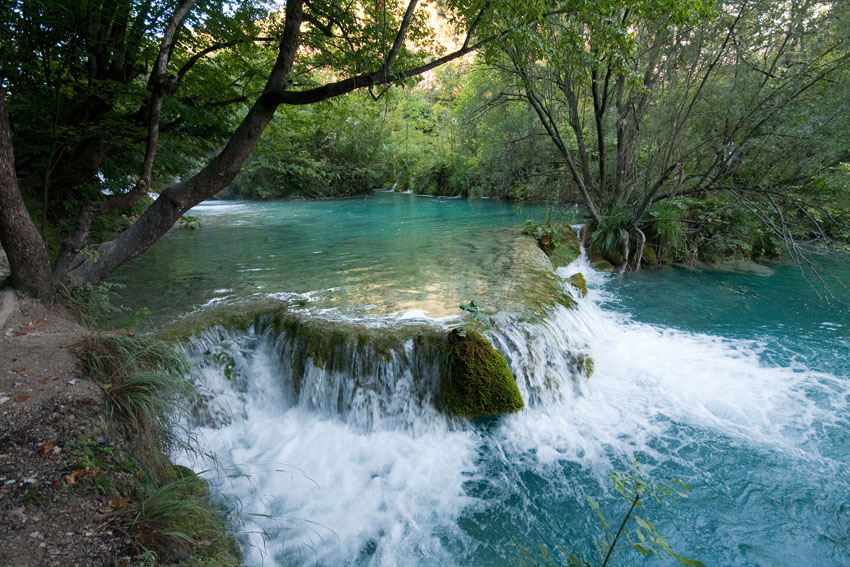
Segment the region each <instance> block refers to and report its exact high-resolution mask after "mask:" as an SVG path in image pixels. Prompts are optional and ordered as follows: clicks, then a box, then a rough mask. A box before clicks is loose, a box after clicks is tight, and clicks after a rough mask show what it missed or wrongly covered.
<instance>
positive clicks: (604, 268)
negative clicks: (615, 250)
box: [593, 260, 614, 272]
mask: <svg viewBox="0 0 850 567" xmlns="http://www.w3.org/2000/svg"><path fill="white" fill-rule="evenodd" d="M593 269H594V270H597V271H599V272H609V271H611V270H613V269H614V266H612V265H611V262H609V261H608V260H599V261H598V262H594V263H593Z"/></svg>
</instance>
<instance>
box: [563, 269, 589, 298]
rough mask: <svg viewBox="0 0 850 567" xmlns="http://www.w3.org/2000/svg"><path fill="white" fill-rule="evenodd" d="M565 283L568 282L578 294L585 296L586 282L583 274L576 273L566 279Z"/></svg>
mask: <svg viewBox="0 0 850 567" xmlns="http://www.w3.org/2000/svg"><path fill="white" fill-rule="evenodd" d="M567 281H568V282H570V284H571V285H572V286H573V287H575V288H577V289H578V290H579V293H581V296H582V297H586V296H587V280H585V279H584V274H582V273H581V272H576V273H575V274H573V275H571V276H570V277H568V278H567Z"/></svg>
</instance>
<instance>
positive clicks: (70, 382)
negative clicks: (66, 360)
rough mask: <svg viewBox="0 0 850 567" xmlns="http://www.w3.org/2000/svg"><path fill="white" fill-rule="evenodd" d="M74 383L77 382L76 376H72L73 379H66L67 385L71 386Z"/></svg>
mask: <svg viewBox="0 0 850 567" xmlns="http://www.w3.org/2000/svg"><path fill="white" fill-rule="evenodd" d="M76 383H77V379H76V378H74V379H73V380H68V385H69V386H73V385H74V384H76Z"/></svg>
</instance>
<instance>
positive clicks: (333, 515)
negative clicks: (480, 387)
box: [185, 255, 850, 566]
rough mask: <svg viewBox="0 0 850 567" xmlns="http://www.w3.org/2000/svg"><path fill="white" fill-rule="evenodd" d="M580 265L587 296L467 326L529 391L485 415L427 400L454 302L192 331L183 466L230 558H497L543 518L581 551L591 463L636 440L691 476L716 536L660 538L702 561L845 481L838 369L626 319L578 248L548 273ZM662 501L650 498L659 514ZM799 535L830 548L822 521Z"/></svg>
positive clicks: (537, 535)
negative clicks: (193, 476)
mask: <svg viewBox="0 0 850 567" xmlns="http://www.w3.org/2000/svg"><path fill="white" fill-rule="evenodd" d="M578 271H581V272H582V273H584V274H585V275H586V276H587V280H588V284H589V295H588V297H580V295H579V294H578V292H577V291H576V290H574V289H572V288H571V287H569V286H568V284H566V283H564V285H565V286H566V287H565V289H566V291H567V293H569V294H570V296H571V297H572V299H573V300H574V301H575V305H574V306H573V307H572V308H571V307H567V306H564V305H560V304H556V305H554V306H552V307H551V308H549V309H548V310H547V311H546V313H545V315H539V314H537V315H534V316H530V315H522V314H519V313H512V312H500V313H496V314H494V315H492V316H491V317H490V325H489V327H488V328H487V330H486V332H485V334H486V336H487V337H488V339H489V340H490V341H491V343H492V344H493V345H494V347H495V348H497V349H498V350H499V351H500V352H502V353H503V354H504V355H505V357H506V359H507V360H508V363H509V365H510V367H511V369H512V372H513V374H514V377H515V379H516V381H517V385H518V386H519V389H520V392H521V394H522V396H523V399H524V400H525V402H526V409H525V410H523V411H522V412H520V413H518V414H514V415H510V416H505V417H503V418H499V419H483V420H478V421H476V422H470V421H467V420H464V419H458V418H452V417H448V416H446V415H445V414H444V413H442V411H441V406H440V400H439V381H440V370H441V352H442V350H441V349H442V344H443V340H444V337H445V334H446V331H447V329H448V328H450V327H452V326H455V325H457V324H459V320H453V321H452V320H449V321H424V320H417V319H402V318H395V319H391V320H390V319H386V320H380V319H368V320H366V319H361V320H350V319H347V320H346V319H340V320H332V319H327V318H322V317H319V316H315V315H310V314H308V313H301V314H297V313H290V314H289V315H287V316H285V317H281V316H277V317H274V316H266V317H259V318H257V319H256V320H254V321H253V323H252V324H250V325H247V326H246V328H244V329H228V328H223V327H213V328H210V329H206V330H204V331H202V332H200V333H198V334H197V335H196V336H195V337H193V338H192V339H191V340H189V341H188V342H187V343H186V344H185V348H186V351H187V353H188V355H189V357H190V358H191V360H192V361H193V362H194V366H195V368H196V373H195V376H194V379H195V380H196V383H197V385H198V390H199V393H200V396H201V400H200V402H199V403H198V404H197V407H196V411H195V414H194V416H193V417H194V420H195V421H194V424H193V431H194V433H195V434H196V435H198V436H199V438H200V439H201V440H202V442H203V446H204V447H205V449H206V450H207V451H209V453H210V454H215V455H216V457H215V458H201V460H200V461H199V462H198V461H194V462H191V461H188V462H187V464H189V465H192V466H194V467H195V468H196V469H197V470H213V469H218V470H219V471H221V474H218V475H215V474H208V475H207V476H208V478H209V479H210V480H211V483H212V485H213V488H214V493H216V494H218V495H219V497H221V498H223V499H228V498H229V500H227V505H228V506H229V507H230V508H231V509H233V510H235V511H236V512H237V513H236V514H235V517H236V518H237V521H239V522H242V524H241V525H240V529H241V530H242V531H243V533H244V534H245V535H244V538H245V547H244V549H245V553H246V563H247V564H249V565H261V564H262V565H291V564H298V565H302V564H303V565H316V566H319V565H322V566H324V565H376V566H379V565H380V566H383V565H386V566H391V565H392V566H395V565H421V564H441V565H492V564H505V563H509V562H510V559H511V557H515V555H516V549H517V548H516V546H515V544H514V543H513V541H514V539H512V538H515V539H516V540H518V541H521V542H523V543H524V544H527V545H528V546H529V547H533V546H534V545H535V543H536V542H538V541H545V542H547V543H548V545H550V546H552V547H555V546H557V545H560V543H562V541H564V540H562V539H561V538H562V537H563V538H569V537H571V538H573V540H572V541H573V542H578V543H576V545H578V546H579V547H578V548H577V551H579V552H582V551H583V552H584V553H585V554H586V556H587V557H591V556H592V555H590V554H592V546H591V544H590V543H589V540H588V538H587V536H586V534H587V533H588V532H591V533H592V532H593V530H594V529H595V528H594V525H593V521H592V514H591V513H590V512H589V511H588V510H586V509H585V507H584V506H583V503H584V502H585V495H591V496H593V498H595V499H597V500H601V501H605V499H606V498H608V499H609V501H610V498H611V494H610V491H609V489H608V486H609V485H608V481H607V475H608V473H609V472H610V471H611V470H613V469H615V468H617V467H619V466H621V465H620V463H621V462H622V461H623V460H625V459H628V458H631V457H633V456H635V455H640V456H641V457H642V458H643V459H644V462H648V463H649V465H650V467H652V468H654V469H657V470H663V471H665V472H663V473H662V474H663V475H666V476H665V478H669V477H670V476H679V477H682V478H684V479H685V480H686V482H688V483H689V484H691V485H693V486H695V487H697V490H698V491H700V492H701V494H699V496H698V498H699V500H698V502H701V504H696V503H690V504H688V503H686V504H682V505H680V506H682V508H680V510H682V511H681V512H680V513H681V514H683V515H684V516H685V517H689V518H696V520H695V523H698V524H699V525H704V526H706V527H705V530H707V531H708V532H710V533H717V534H719V535H717V536H710V537H706V536H705V532H700V531H699V530H696V531H694V532H693V533H691V531H685V532H683V533H680V534H679V539H672V540H671V541H674V543H675V545H674V547H676V548H677V550H681V551H683V552H685V553H687V554H688V555H691V556H694V557H696V558H698V559H701V560H703V561H706V560H707V559H714V561H711V563H716V564H730V565H731V564H740V565H742V564H747V561H749V563H748V564H755V563H757V561H752V560H753V558H754V557H755V556H750V557H748V558H747V560H745V561H744V562H743V563H742V562H741V561H740V560H739V559H740V556H739V555H737V554H740V553H741V552H740V551H736V550H726V549H725V548H724V547H723V544H722V541H725V540H729V539H731V538H733V534H730V533H729V528H728V526H726V525H725V524H723V522H722V519H723V518H726V517H734V518H739V520H736V521H741V522H747V523H748V525H750V526H751V529H754V528H752V526H763V529H762V531H760V532H759V531H754V532H753V533H756V534H757V535H756V536H754V537H758V538H760V539H764V540H765V541H768V540H769V538H771V537H774V534H776V533H782V525H783V521H785V520H783V510H784V508H783V506H784V504H783V502H782V501H781V500H780V501H776V502H774V500H772V493H773V492H775V491H777V490H780V491H786V493H783V496H782V498H794V499H797V500H798V501H803V500H804V499H805V498H806V497H808V496H807V495H809V494H812V493H818V490H819V487H820V486H822V485H823V484H824V483H825V482H834V483H835V484H836V486H837V489H836V490H835V491H834V493H835V496H832V493H831V492H830V493H829V494H828V495H826V496H824V498H827V499H829V501H828V504H829V506H831V507H833V508H834V507H835V506H837V504H835V503H834V502H833V500H840V499H841V498H842V497H841V494H842V493H846V490H845V489H846V488H847V487H848V486H849V485H850V482H848V479H847V467H846V464H845V460H846V451H845V450H842V449H840V448H838V447H839V446H838V445H836V446H832V445H830V444H829V443H830V442H829V439H830V438H832V437H835V438H838V439H844V438H846V437H842V436H846V431H847V430H848V422H847V418H846V417H845V416H846V408H847V407H850V387H848V385H847V383H846V381H843V380H841V379H840V378H839V377H836V376H833V375H830V374H828V373H826V372H817V371H814V370H811V369H809V368H807V367H806V365H805V364H803V363H800V362H792V363H788V362H784V363H776V362H774V361H772V360H771V359H770V358H767V357H765V356H764V350H765V347H764V345H763V344H761V343H759V342H758V341H755V340H750V339H731V338H724V337H722V336H715V335H711V334H705V333H697V332H692V331H687V330H680V329H675V328H670V327H663V326H657V325H650V324H646V323H640V322H637V321H633V320H632V319H631V317H630V316H629V315H628V314H627V313H623V312H619V311H616V310H612V309H610V308H608V307H606V306H605V302H606V301H608V302H612V301H615V300H616V298H615V297H614V296H612V295H610V294H609V293H608V292H606V291H605V290H604V287H605V286H604V283H605V280H606V279H607V278H610V277H615V276H611V275H608V274H602V273H598V272H594V271H593V270H592V269H590V267H589V265H588V262H587V258H586V256H585V255H582V257H580V258H579V259H578V260H576V261H575V262H574V263H573V264H571V265H570V266H567V267H566V268H561V269H559V270H558V274H559V275H560V276H562V277H564V278H566V277H568V276H570V275H572V274H573V273H575V272H578ZM326 316H327V315H326ZM590 361H593V363H592V366H593V367H594V368H595V370H594V372H593V373H592V375H590V376H588V374H589V372H588V367H589V366H588V363H589V362H590ZM715 461H717V462H722V463H723V468H722V469H719V468H717V467H714V466H713V465H712V463H713V462H715ZM786 470H788V471H790V470H800V471H805V474H802V475H796V473H795V474H791V473H786V472H782V471H786ZM777 471H778V472H777ZM730 475H731V477H730ZM753 475H759V476H755V477H754V476H753ZM724 476H727V477H730V478H731V480H730V479H729V478H726V479H724V480H722V481H721V480H720V479H721V478H723V477H724ZM752 478H755V481H752V482H753V484H751V479H752ZM776 483H779V484H778V486H779V488H778V489H777V487H776ZM786 494H787V495H786ZM694 500H697V498H695V499H694ZM705 502H711V504H710V506H709V505H706V504H705ZM742 502H743V503H744V504H745V505H742V504H741V503H742ZM750 506H752V508H753V510H754V511H753V512H752V514H751V515H753V517H750V515H747V513H745V512H746V510H748V509H749V507H750ZM801 510H804V512H801V513H804V514H809V513H810V511H808V509H807V508H801ZM765 511H769V513H765ZM564 518H568V519H570V520H569V522H570V523H569V524H568V525H567V526H565V525H564ZM588 518H590V520H588ZM680 518H681V516H670V515H667V516H665V515H664V512H659V511H657V510H656V511H655V512H654V516H653V519H654V521H656V523H657V524H658V525H659V526H662V527H666V528H667V529H666V530H664V531H665V532H669V529H670V528H671V526H677V525H679V524H680V523H681V522H680ZM809 523H812V524H814V520H812V521H811V522H809ZM569 530H572V531H569ZM674 535H675V533H674ZM704 540H705V541H704ZM683 541H685V543H684V544H683V543H682V542H683ZM807 541H812V542H813V543H812V544H811V552H812V553H813V554H814V555H819V556H821V557H822V556H824V554H825V553H828V544H827V543H824V541H825V540H818V539H817V538H815V537H809V538H807ZM795 545H796V546H799V545H800V543H799V541H797V542H796V543H795ZM581 546H585V547H581ZM824 549H826V551H824ZM754 553H756V552H754ZM706 562H708V561H706ZM625 564H628V565H636V564H642V563H634V562H631V561H628V560H627V561H626V563H625Z"/></svg>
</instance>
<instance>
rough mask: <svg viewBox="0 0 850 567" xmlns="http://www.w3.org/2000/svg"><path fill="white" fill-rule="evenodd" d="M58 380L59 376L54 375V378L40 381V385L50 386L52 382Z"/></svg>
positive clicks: (50, 377) (49, 377)
mask: <svg viewBox="0 0 850 567" xmlns="http://www.w3.org/2000/svg"><path fill="white" fill-rule="evenodd" d="M58 378H59V375H58V374H54V375H53V376H48V377H46V378H42V379H41V380H39V383H40V384H50V383H51V382H53V381H54V380H57V379H58Z"/></svg>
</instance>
